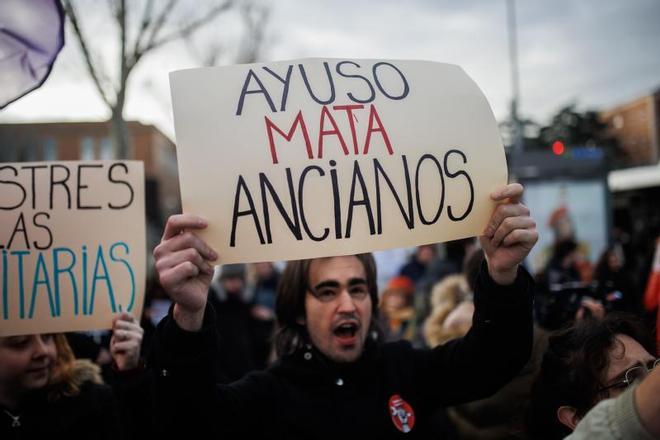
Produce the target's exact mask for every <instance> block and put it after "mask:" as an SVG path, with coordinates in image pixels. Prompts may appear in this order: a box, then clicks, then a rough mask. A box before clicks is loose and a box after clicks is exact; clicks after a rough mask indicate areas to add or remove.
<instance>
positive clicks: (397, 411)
mask: <svg viewBox="0 0 660 440" xmlns="http://www.w3.org/2000/svg"><path fill="white" fill-rule="evenodd" d="M532 284H533V281H532V279H531V277H530V276H529V274H528V273H527V272H525V271H524V270H523V269H521V270H520V271H519V274H518V277H517V279H516V281H515V282H514V284H513V285H511V286H498V285H497V284H495V283H494V282H493V281H492V279H491V278H490V277H489V276H488V274H487V270H486V269H485V268H482V271H481V274H480V276H479V279H478V281H477V288H476V292H475V298H474V301H475V306H476V310H475V315H474V325H473V326H472V329H471V330H470V332H469V333H468V334H467V335H466V336H465V337H464V338H462V339H458V340H455V341H452V342H449V343H447V344H445V345H443V346H441V347H438V348H435V349H432V350H420V349H413V348H412V346H411V345H410V343H409V342H405V341H401V342H395V343H387V344H379V343H377V342H375V341H372V340H370V341H368V342H367V344H366V346H365V350H364V353H363V354H362V356H361V358H360V359H359V360H357V361H355V362H352V363H349V364H336V363H333V362H331V361H330V360H328V359H327V358H326V357H325V356H323V355H322V354H321V353H320V352H318V351H317V350H316V349H315V348H314V347H312V346H310V345H308V346H306V347H304V348H302V349H300V350H298V351H296V352H294V353H292V354H291V355H288V356H285V357H283V358H282V359H280V360H279V361H278V362H277V363H276V364H275V365H274V366H272V367H270V368H269V369H268V370H266V371H261V372H255V373H251V374H249V375H248V376H246V377H245V378H243V379H241V380H239V381H237V382H233V383H231V384H224V385H222V384H215V383H214V381H213V379H214V371H213V365H214V363H215V362H216V360H215V357H216V356H217V351H216V349H217V341H216V332H215V326H216V323H215V322H214V321H215V314H214V313H213V311H212V309H211V307H210V306H208V305H207V309H206V311H205V315H204V322H203V326H202V330H201V331H200V332H186V331H184V330H182V329H181V328H179V327H178V326H177V325H176V322H175V321H174V319H173V318H172V316H171V315H170V316H168V318H166V319H165V320H163V321H162V322H161V324H160V325H159V327H158V329H157V331H156V335H155V339H154V346H153V351H152V359H151V366H152V367H153V368H154V369H155V373H156V376H157V377H156V381H155V387H156V388H155V393H156V402H157V404H158V405H159V409H158V412H157V415H159V416H160V422H159V425H160V426H161V428H162V429H163V433H162V434H164V435H165V436H169V437H171V438H173V437H177V436H186V438H189V437H190V436H194V435H198V434H201V433H207V432H208V433H209V434H205V438H221V436H222V435H225V437H224V438H259V439H267V438H272V439H288V440H294V439H303V438H304V439H333V440H336V439H338V438H346V437H349V438H357V437H362V438H383V439H386V438H426V436H427V435H428V428H429V423H430V416H431V414H432V413H433V411H434V410H435V409H437V408H440V407H444V406H450V405H456V404H459V403H464V402H468V401H471V400H476V399H480V398H483V397H486V396H489V395H491V394H493V393H494V392H496V391H497V390H498V389H499V388H501V387H502V386H503V385H504V384H506V383H507V382H508V381H509V380H511V379H512V378H513V377H514V376H515V375H516V374H517V372H518V371H519V369H520V368H521V367H522V366H523V365H524V364H525V362H526V361H527V359H528V358H529V355H530V350H531V346H532V305H531V297H532V292H531V290H532ZM239 435H240V437H238V436H239ZM253 436H254V437H253ZM403 436H405V437H403Z"/></svg>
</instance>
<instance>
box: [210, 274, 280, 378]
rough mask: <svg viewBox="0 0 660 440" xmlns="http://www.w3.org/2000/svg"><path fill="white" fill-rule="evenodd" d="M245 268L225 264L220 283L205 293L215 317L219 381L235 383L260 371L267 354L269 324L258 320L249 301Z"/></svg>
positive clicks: (269, 333) (265, 362)
mask: <svg viewBox="0 0 660 440" xmlns="http://www.w3.org/2000/svg"><path fill="white" fill-rule="evenodd" d="M246 269H247V268H246V266H245V265H244V264H225V265H223V266H222V268H221V272H220V282H219V284H218V285H217V286H213V287H212V288H211V289H209V292H208V301H209V303H210V304H211V305H212V307H213V310H214V312H215V314H216V322H217V323H218V325H217V331H218V335H219V344H220V345H219V350H220V357H219V364H218V372H217V373H218V379H219V380H221V381H234V380H236V379H240V378H241V377H243V376H244V375H245V374H247V373H249V372H250V371H253V370H256V369H263V368H265V366H266V364H267V359H268V355H269V352H270V350H269V347H270V345H269V338H270V336H271V331H272V322H270V321H264V320H262V319H258V318H256V317H255V316H254V313H253V307H254V305H253V303H252V301H251V300H250V299H249V298H248V292H247V290H246V289H247V286H246Z"/></svg>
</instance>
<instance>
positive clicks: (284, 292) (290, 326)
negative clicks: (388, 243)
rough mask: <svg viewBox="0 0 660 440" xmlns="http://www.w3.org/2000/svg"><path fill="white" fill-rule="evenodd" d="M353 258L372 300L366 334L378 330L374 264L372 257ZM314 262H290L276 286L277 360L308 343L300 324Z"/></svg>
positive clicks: (366, 255)
mask: <svg viewBox="0 0 660 440" xmlns="http://www.w3.org/2000/svg"><path fill="white" fill-rule="evenodd" d="M355 257H356V258H357V259H358V260H359V261H360V263H362V265H363V266H364V271H365V274H366V277H367V279H366V281H367V287H368V289H369V296H370V297H371V313H372V316H371V326H370V328H369V334H371V333H372V332H373V331H374V330H377V321H378V287H377V284H376V261H375V260H374V257H373V255H371V254H357V255H355ZM312 261H314V260H313V259H309V260H296V261H289V262H288V263H287V265H286V268H285V269H284V272H283V273H282V278H281V279H280V282H279V284H278V286H277V299H276V302H275V315H276V317H277V324H278V330H277V333H276V334H275V350H276V352H277V355H278V356H282V355H285V354H288V353H292V352H294V351H295V350H296V349H298V348H300V347H302V346H303V345H304V344H306V343H308V342H309V336H308V335H307V329H306V328H305V325H303V324H301V323H300V322H299V321H300V319H301V318H304V317H305V295H307V291H308V290H309V287H310V286H309V267H310V265H311V263H312Z"/></svg>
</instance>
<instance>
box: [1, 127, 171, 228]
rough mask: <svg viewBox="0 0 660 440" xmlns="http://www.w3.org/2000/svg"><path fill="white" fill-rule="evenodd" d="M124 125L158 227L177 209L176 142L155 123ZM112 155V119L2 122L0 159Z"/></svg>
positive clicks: (148, 210) (150, 213) (151, 217)
mask: <svg viewBox="0 0 660 440" xmlns="http://www.w3.org/2000/svg"><path fill="white" fill-rule="evenodd" d="M128 131H129V136H130V138H131V141H132V142H131V148H132V151H131V152H130V154H129V159H132V160H140V161H143V162H144V171H145V192H146V194H145V196H146V197H145V203H146V213H147V219H148V223H149V226H151V227H152V229H160V227H161V226H162V224H163V221H164V219H166V218H167V216H169V215H170V214H173V213H175V212H181V208H180V206H181V201H180V196H179V180H178V172H177V164H176V151H175V148H174V143H173V142H172V141H171V140H169V139H168V138H167V136H165V135H164V134H163V133H161V132H160V130H158V129H157V128H156V127H154V126H153V125H144V124H141V123H139V122H135V121H131V122H128ZM114 158H115V157H114V150H113V147H112V141H111V139H110V122H53V123H26V124H0V162H30V161H42V160H95V159H114ZM150 241H151V240H150Z"/></svg>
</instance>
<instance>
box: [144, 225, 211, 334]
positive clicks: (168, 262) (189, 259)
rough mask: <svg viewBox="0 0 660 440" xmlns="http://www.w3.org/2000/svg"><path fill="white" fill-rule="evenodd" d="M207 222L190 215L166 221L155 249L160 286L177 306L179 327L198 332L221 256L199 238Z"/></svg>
mask: <svg viewBox="0 0 660 440" xmlns="http://www.w3.org/2000/svg"><path fill="white" fill-rule="evenodd" d="M206 226H207V222H206V220H204V219H203V218H201V217H197V216H194V215H191V214H178V215H173V216H171V217H170V218H168V219H167V224H166V225H165V232H164V233H163V238H162V239H161V241H160V244H159V245H158V246H156V248H155V249H154V258H155V260H156V273H157V274H158V279H159V281H160V284H161V286H163V289H164V290H165V292H167V294H168V295H169V297H170V298H171V299H172V301H174V302H175V303H176V304H175V306H174V319H175V320H176V322H177V324H178V325H179V327H181V328H183V329H184V330H188V331H199V330H200V329H201V328H202V321H203V319H204V308H205V306H206V299H207V295H208V290H209V286H210V285H211V279H212V278H213V266H212V265H211V264H210V263H209V262H212V261H215V260H217V258H218V254H217V253H216V252H215V251H214V250H213V249H211V248H210V247H209V246H208V245H207V244H206V243H205V242H204V241H202V240H201V239H200V238H199V237H197V236H196V235H195V233H194V231H195V230H200V229H204V228H206Z"/></svg>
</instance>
